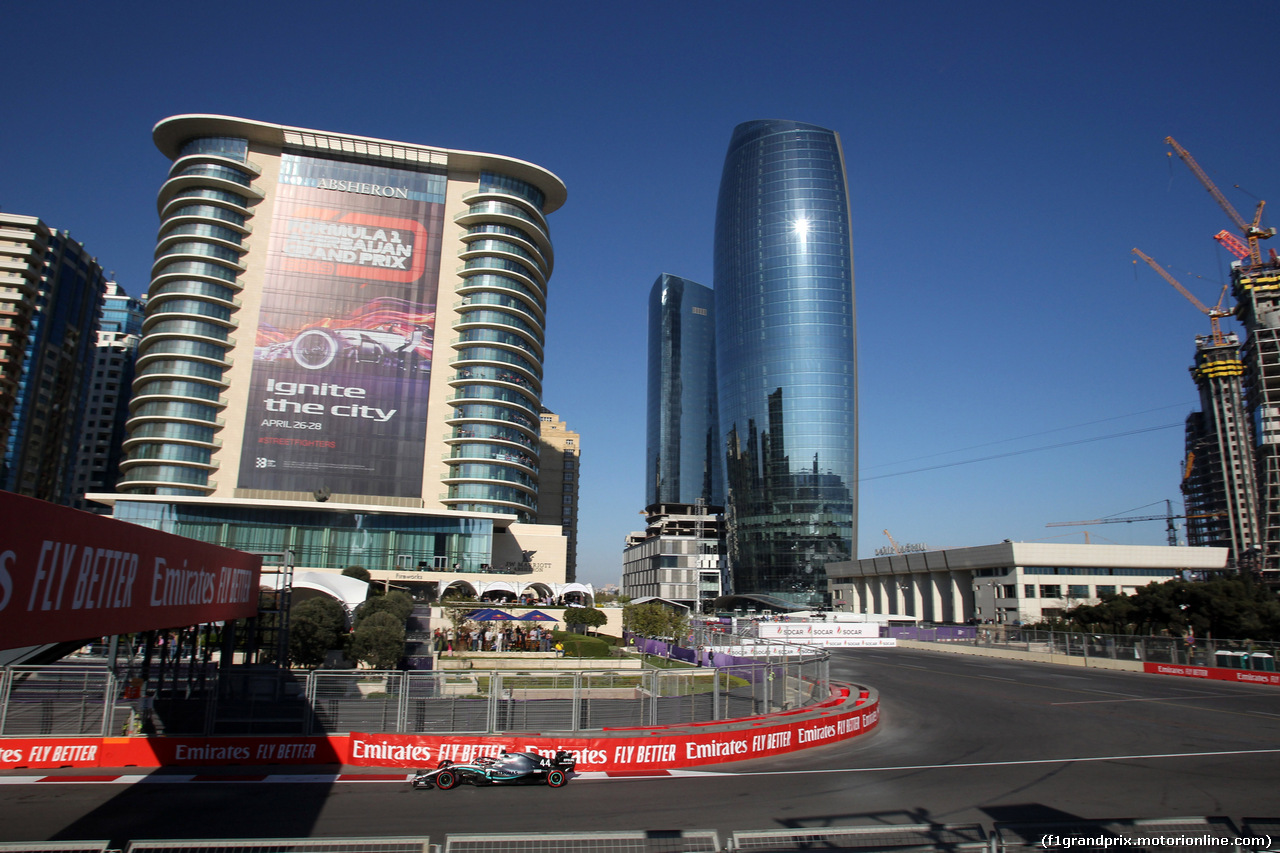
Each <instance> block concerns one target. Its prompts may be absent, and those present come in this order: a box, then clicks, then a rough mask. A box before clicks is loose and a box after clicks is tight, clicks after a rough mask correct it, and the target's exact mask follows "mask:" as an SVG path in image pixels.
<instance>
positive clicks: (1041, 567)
mask: <svg viewBox="0 0 1280 853" xmlns="http://www.w3.org/2000/svg"><path fill="white" fill-rule="evenodd" d="M1227 554H1228V549H1227V548H1190V547H1167V546H1163V545H1066V544H1060V543H1048V542H1010V541H1008V540H1005V541H1004V542H1002V543H999V544H996V545H980V546H977V547H974V548H951V549H946V550H938V551H922V552H915V553H908V554H892V555H889V556H884V557H873V558H871V559H866V560H850V561H846V562H840V563H828V564H827V575H828V578H829V582H830V585H831V597H832V606H833V609H834V610H836V611H844V612H849V613H876V614H882V615H886V616H889V617H891V618H897V619H912V620H914V621H917V622H933V623H940V624H941V623H950V624H965V623H970V622H981V623H991V624H1001V625H1015V624H1034V623H1038V622H1042V621H1044V620H1046V619H1053V618H1057V617H1059V616H1061V615H1062V612H1063V611H1064V610H1069V609H1070V608H1072V607H1076V606H1078V605H1081V604H1097V603H1098V602H1099V601H1100V600H1101V596H1103V595H1129V594H1131V593H1133V592H1135V591H1136V590H1137V589H1138V588H1140V587H1143V586H1146V585H1147V584H1150V583H1163V582H1165V581H1170V580H1177V579H1180V578H1183V577H1187V576H1203V575H1206V574H1212V573H1221V572H1222V571H1223V569H1224V567H1225V566H1226V563H1227Z"/></svg>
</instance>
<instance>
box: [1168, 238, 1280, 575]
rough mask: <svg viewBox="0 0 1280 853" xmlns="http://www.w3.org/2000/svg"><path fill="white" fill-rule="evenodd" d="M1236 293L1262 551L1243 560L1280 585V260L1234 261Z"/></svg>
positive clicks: (1241, 557) (1240, 559)
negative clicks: (1242, 345)
mask: <svg viewBox="0 0 1280 853" xmlns="http://www.w3.org/2000/svg"><path fill="white" fill-rule="evenodd" d="M1231 291H1232V294H1233V295H1234V296H1235V299H1236V317H1238V318H1239V320H1240V322H1241V323H1243V324H1244V327H1245V330H1246V332H1247V338H1246V340H1245V344H1244V347H1243V350H1242V353H1241V360H1242V361H1243V362H1244V389H1245V400H1246V404H1247V406H1248V409H1249V415H1250V418H1251V419H1252V424H1251V426H1252V432H1253V443H1254V446H1253V451H1254V458H1255V465H1256V471H1257V489H1258V505H1259V515H1260V521H1259V527H1260V531H1259V543H1258V549H1259V551H1260V552H1261V553H1259V554H1256V555H1255V554H1253V553H1245V554H1241V555H1238V556H1237V562H1238V564H1239V565H1240V568H1241V570H1242V571H1248V572H1251V573H1252V572H1261V573H1262V575H1263V577H1264V578H1265V579H1266V580H1267V581H1268V582H1269V583H1271V584H1273V585H1280V262H1277V261H1275V260H1270V261H1263V262H1262V263H1259V264H1250V263H1247V262H1239V263H1236V264H1233V265H1232V272H1231ZM1189 514H1190V511H1189V510H1188V515H1189Z"/></svg>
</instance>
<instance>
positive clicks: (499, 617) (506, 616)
mask: <svg viewBox="0 0 1280 853" xmlns="http://www.w3.org/2000/svg"><path fill="white" fill-rule="evenodd" d="M467 618H468V619H474V620H476V621H477V622H509V621H512V620H514V619H515V618H516V617H514V616H512V615H511V614H510V613H506V612H503V611H501V610H496V609H494V608H492V607H485V608H481V609H480V610H472V611H471V612H470V613H468V614H467Z"/></svg>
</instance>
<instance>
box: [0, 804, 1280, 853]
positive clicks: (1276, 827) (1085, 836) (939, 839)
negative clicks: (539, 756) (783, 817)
mask: <svg viewBox="0 0 1280 853" xmlns="http://www.w3.org/2000/svg"><path fill="white" fill-rule="evenodd" d="M426 796H448V795H447V794H445V795H441V794H438V793H436V794H428V795H426ZM1237 827H1239V828H1237ZM1276 831H1280V818H1274V817H1272V818H1248V817H1246V818H1243V819H1241V821H1240V823H1239V824H1237V823H1235V822H1233V821H1232V820H1231V819H1230V818H1227V817H1177V818H1154V819H1134V818H1117V819H1110V820H1063V821H1056V822H1052V823H1012V822H997V823H995V824H993V825H991V828H990V830H988V829H987V828H986V827H985V826H983V825H981V824H885V823H876V824H874V825H864V826H825V827H810V828H805V827H795V828H791V829H764V830H735V831H734V832H733V834H732V835H731V836H730V838H729V839H728V841H727V842H726V843H724V844H723V845H722V844H721V841H720V838H719V835H718V834H717V832H716V831H715V830H711V829H685V830H647V831H646V830H636V831H621V832H613V831H604V832H529V833H483V834H480V833H477V834H470V833H468V834H451V835H447V836H445V840H444V843H443V845H441V844H439V843H437V844H432V843H430V840H429V839H428V838H425V837H424V838H403V837H401V838H396V837H388V838H376V837H355V838H246V839H237V840H202V839H181V840H172V841H163V840H161V841H150V840H149V841H136V842H133V843H131V844H128V845H127V846H126V847H124V848H115V849H113V848H111V847H110V846H109V842H106V841H47V842H18V843H7V844H0V853H54V851H60V853H217V851H229V850H238V851H244V853H352V851H359V853H515V851H529V853H538V851H556V853H722V851H723V853H730V851H773V853H788V851H802V850H807V851H812V850H843V851H846V853H853V852H854V851H861V853H1032V851H1037V853H1044V851H1045V850H1054V849H1060V850H1063V851H1073V850H1078V851H1086V853H1092V851H1108V853H1109V852H1110V851H1114V850H1134V851H1140V853H1169V851H1170V850H1209V851H1214V853H1274V851H1275V850H1277V849H1280V837H1277V836H1276V835H1275V834H1273V833H1275V832H1276Z"/></svg>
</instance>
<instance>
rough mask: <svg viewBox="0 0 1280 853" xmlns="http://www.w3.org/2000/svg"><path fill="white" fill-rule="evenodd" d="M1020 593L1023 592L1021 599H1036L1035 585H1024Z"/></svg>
mask: <svg viewBox="0 0 1280 853" xmlns="http://www.w3.org/2000/svg"><path fill="white" fill-rule="evenodd" d="M1022 591H1023V595H1022V597H1023V598H1035V597H1036V585H1035V584H1033V583H1029V584H1025V585H1024V586H1023V587H1022Z"/></svg>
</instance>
